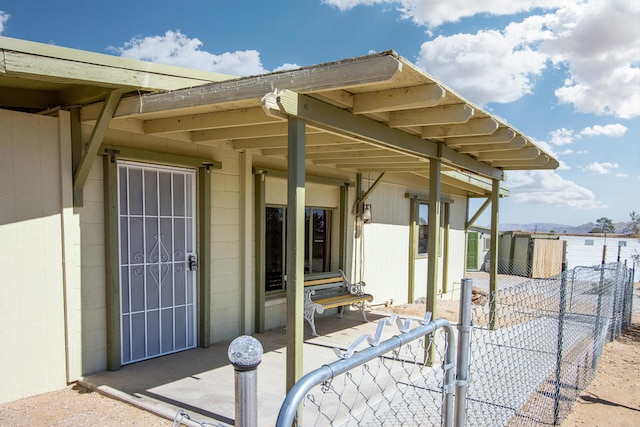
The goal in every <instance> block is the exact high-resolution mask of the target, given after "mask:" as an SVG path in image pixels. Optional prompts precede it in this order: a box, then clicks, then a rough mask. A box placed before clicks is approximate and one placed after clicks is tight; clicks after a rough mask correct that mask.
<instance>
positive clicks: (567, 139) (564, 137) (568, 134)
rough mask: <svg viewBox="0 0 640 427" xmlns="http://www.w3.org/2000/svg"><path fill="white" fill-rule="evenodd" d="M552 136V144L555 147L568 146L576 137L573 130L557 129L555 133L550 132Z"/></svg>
mask: <svg viewBox="0 0 640 427" xmlns="http://www.w3.org/2000/svg"><path fill="white" fill-rule="evenodd" d="M549 135H550V136H551V140H550V141H549V142H551V143H552V144H553V145H567V144H571V143H573V140H574V138H575V135H574V134H573V130H571V129H566V128H561V129H556V130H554V131H551V132H549Z"/></svg>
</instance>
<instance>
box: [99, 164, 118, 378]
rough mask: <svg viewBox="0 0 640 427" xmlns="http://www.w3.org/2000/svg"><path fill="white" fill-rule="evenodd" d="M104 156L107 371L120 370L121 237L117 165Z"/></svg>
mask: <svg viewBox="0 0 640 427" xmlns="http://www.w3.org/2000/svg"><path fill="white" fill-rule="evenodd" d="M112 160H113V159H112V158H110V157H108V156H105V157H104V158H103V160H102V165H103V174H104V181H103V183H104V236H105V239H104V242H105V243H104V245H105V248H104V249H105V250H104V254H105V288H106V302H107V369H108V370H110V371H116V370H118V369H120V361H121V357H120V345H121V344H120V274H119V270H120V256H119V245H120V236H119V234H118V165H117V163H116V162H115V161H112Z"/></svg>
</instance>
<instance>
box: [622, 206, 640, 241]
mask: <svg viewBox="0 0 640 427" xmlns="http://www.w3.org/2000/svg"><path fill="white" fill-rule="evenodd" d="M629 217H630V219H629V223H628V224H627V226H626V227H625V228H624V233H626V234H630V235H631V236H632V237H640V215H639V214H637V213H636V211H631V212H630V213H629Z"/></svg>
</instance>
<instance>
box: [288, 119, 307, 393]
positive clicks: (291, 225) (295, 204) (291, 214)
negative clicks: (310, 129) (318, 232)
mask: <svg viewBox="0 0 640 427" xmlns="http://www.w3.org/2000/svg"><path fill="white" fill-rule="evenodd" d="M287 122H288V135H289V137H288V150H289V151H288V152H289V154H288V159H287V164H288V172H289V177H288V179H287V252H286V259H287V369H286V372H287V374H286V391H287V392H288V391H289V390H291V388H292V387H293V386H294V385H295V383H296V382H297V381H298V380H299V379H300V378H302V374H303V370H302V361H303V355H302V353H303V351H302V349H303V347H302V344H303V343H304V298H303V294H304V250H303V248H304V225H305V224H304V223H305V214H304V209H305V162H304V159H305V121H304V120H301V119H298V118H295V117H289V119H288V121H287Z"/></svg>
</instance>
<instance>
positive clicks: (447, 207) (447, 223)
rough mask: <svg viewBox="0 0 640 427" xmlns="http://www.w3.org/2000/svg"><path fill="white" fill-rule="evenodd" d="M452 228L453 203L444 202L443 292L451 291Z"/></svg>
mask: <svg viewBox="0 0 640 427" xmlns="http://www.w3.org/2000/svg"><path fill="white" fill-rule="evenodd" d="M450 229H451V204H450V203H444V233H443V234H444V237H443V242H442V293H443V294H446V293H447V292H448V291H449V283H448V281H449V232H450Z"/></svg>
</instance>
